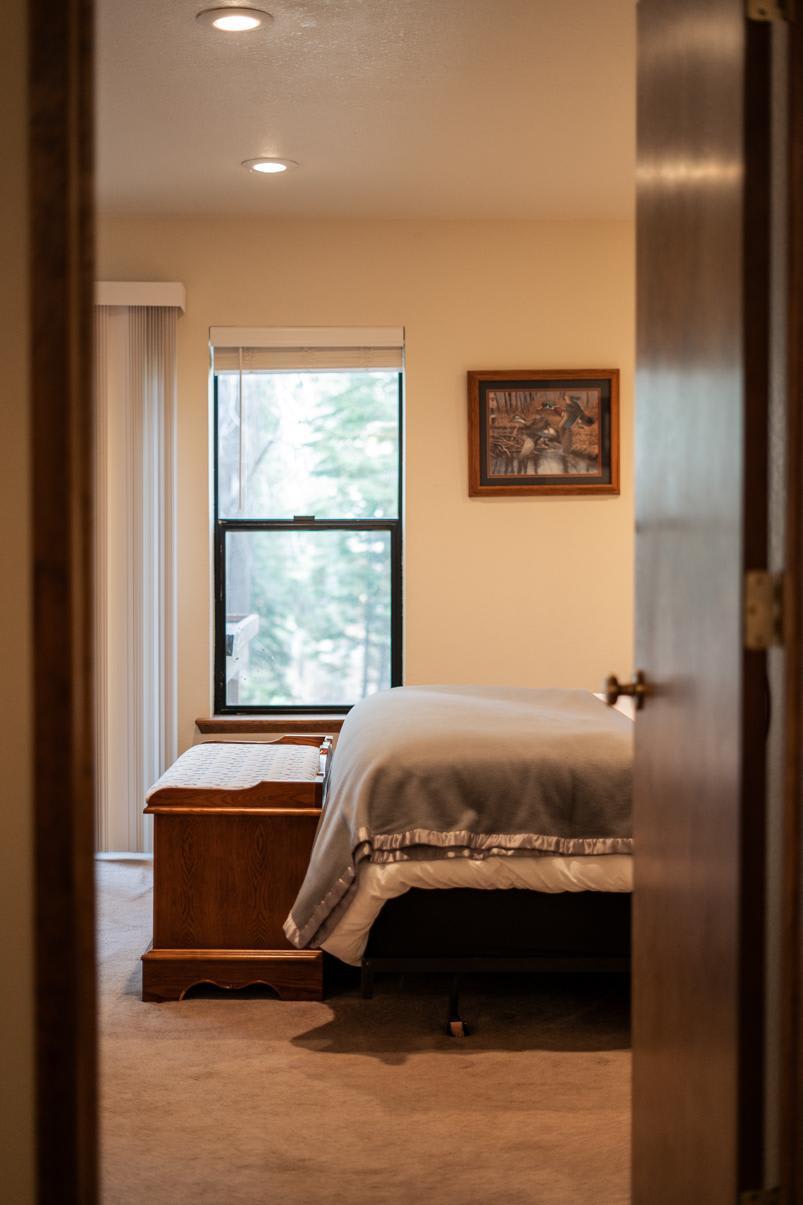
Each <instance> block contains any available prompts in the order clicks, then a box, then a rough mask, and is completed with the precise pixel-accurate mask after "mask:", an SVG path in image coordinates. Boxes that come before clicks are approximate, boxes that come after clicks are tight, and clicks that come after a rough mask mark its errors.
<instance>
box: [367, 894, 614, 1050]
mask: <svg viewBox="0 0 803 1205" xmlns="http://www.w3.org/2000/svg"><path fill="white" fill-rule="evenodd" d="M630 914H631V897H630V894H629V893H623V892H604V891H580V892H559V893H555V894H551V893H547V892H541V891H526V890H522V889H518V888H513V889H510V890H504V891H501V890H500V891H478V890H476V889H470V888H450V889H448V890H439V889H435V890H431V889H422V888H413V889H411V890H410V891H408V892H406V893H405V894H404V895H401V896H397V897H396V898H395V899H392V900H388V902H387V903H386V904H385V905H384V907H383V909H382V911H381V912H380V914H379V916H378V917H377V919H376V920H375V921H374V924H373V926H372V928H371V933H370V936H369V939H368V946H367V948H366V951H365V956H364V958H363V960H362V991H363V996H364V997H365V998H366V999H370V998H371V996H372V995H373V990H374V975H375V974H376V973H377V972H383V971H388V972H395V973H397V974H398V973H402V974H406V973H417V972H426V973H436V974H448V975H450V976H451V990H450V997H449V1016H448V1020H447V1032H448V1033H449V1034H451V1035H452V1036H453V1037H463V1036H465V1034H466V1033H467V1032H468V1029H467V1027H466V1025H465V1022H464V1021H463V1019H462V1017H461V1015H460V979H459V977H460V975H461V974H468V973H477V972H483V973H493V974H507V973H528V974H533V973H539V972H551V973H555V972H557V973H576V972H597V973H598V972H608V973H610V972H620V973H627V972H629V970H630Z"/></svg>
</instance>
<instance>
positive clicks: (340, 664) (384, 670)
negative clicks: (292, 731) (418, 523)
mask: <svg viewBox="0 0 803 1205" xmlns="http://www.w3.org/2000/svg"><path fill="white" fill-rule="evenodd" d="M282 354H284V355H285V356H286V357H287V358H290V359H292V358H293V357H292V353H291V352H289V351H288V352H284V353H282ZM400 354H401V353H400V351H395V352H394V353H393V354H389V355H388V356H387V357H386V358H387V359H389V360H390V362H391V364H393V363H394V361H397V362H398V363H397V366H395V367H390V368H375V367H368V368H365V367H361V368H341V367H336V368H332V369H326V368H322V367H319V366H315V367H309V368H308V367H300V368H292V367H290V368H281V369H278V370H277V369H271V368H264V367H259V365H260V364H264V363H265V362H268V363H270V362H271V357H270V355H269V354H268V353H262V354H261V355H252V356H246V357H244V356H243V353H242V351H241V350H239V349H238V350H237V355H236V357H235V355H234V352H233V350H232V349H230V348H227V349H225V350H224V351H223V352H218V351H217V350H216V351H215V375H214V384H215V406H214V410H215V415H214V424H215V528H216V533H215V710H216V711H217V712H226V711H229V712H231V711H244V712H253V711H271V710H281V711H293V710H298V711H344V710H347V709H348V708H349V707H350V706H352V705H353V704H354V703H356V702H357V701H358V700H359V699H362V698H364V697H365V696H366V695H370V694H373V693H375V692H376V691H378V690H385V689H387V688H388V687H390V686H395V685H398V684H399V683H400V681H401V522H400V499H401V406H402V374H401V371H400ZM273 355H274V358H275V356H276V353H273ZM297 358H298V359H299V360H301V361H302V362H303V359H304V357H302V356H301V354H300V353H299V354H298V356H297ZM326 358H327V357H326V355H325V353H324V352H322V351H319V352H317V353H316V360H318V361H321V360H322V361H324V362H325V360H326ZM331 358H332V359H333V360H334V361H335V363H337V364H340V363H341V362H342V361H343V360H344V359H348V356H347V355H346V354H345V353H344V352H343V351H342V349H341V350H340V351H339V352H338V354H337V355H333V356H332V357H331ZM355 358H357V357H356V356H355ZM360 358H362V357H360ZM373 358H374V359H381V358H382V357H381V356H379V355H378V353H376V352H375V353H374V357H373ZM254 364H256V365H257V366H256V367H254Z"/></svg>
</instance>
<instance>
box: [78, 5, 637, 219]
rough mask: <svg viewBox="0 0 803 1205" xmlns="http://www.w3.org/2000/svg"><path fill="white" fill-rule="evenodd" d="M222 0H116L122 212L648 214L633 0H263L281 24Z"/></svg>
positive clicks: (108, 134) (111, 35) (112, 10)
mask: <svg viewBox="0 0 803 1205" xmlns="http://www.w3.org/2000/svg"><path fill="white" fill-rule="evenodd" d="M209 2H210V0H207V4H206V5H205V4H204V2H203V0H98V2H97V12H98V44H97V53H98V67H97V74H98V80H97V85H98V87H97V97H98V131H97V138H98V145H97V171H98V190H99V197H98V200H99V206H100V208H101V209H102V210H106V211H118V212H120V211H122V212H147V213H154V212H163V213H243V214H246V213H248V214H262V213H264V214H269V215H272V216H284V217H290V216H293V217H311V216H328V217H377V218H378V217H383V218H621V217H627V216H629V215H630V213H631V212H632V196H633V180H634V125H635V95H634V93H635V4H634V2H633V0H300V2H296V0H292V2H291V0H253V3H254V4H255V5H256V6H257V7H263V8H266V9H268V10H269V11H270V12H271V13H272V14H273V16H274V18H275V20H274V22H273V24H272V25H270V26H269V27H268V28H267V29H260V30H257V31H255V32H253V33H247V34H221V33H218V32H216V31H214V30H213V29H211V28H210V27H209V26H205V25H202V24H200V23H197V22H196V21H195V15H196V12H197V11H198V10H199V9H201V8H203V7H205V6H208V3H209ZM212 2H213V0H212ZM219 2H220V0H219ZM260 155H266V156H285V157H287V158H290V159H295V160H297V161H298V162H299V163H300V165H301V166H300V168H299V169H298V170H296V171H292V172H288V173H286V174H285V175H282V176H268V177H264V176H256V175H254V174H252V173H249V172H247V171H246V170H245V169H244V168H242V167H241V166H240V163H241V161H242V160H243V159H250V158H254V157H256V156H260Z"/></svg>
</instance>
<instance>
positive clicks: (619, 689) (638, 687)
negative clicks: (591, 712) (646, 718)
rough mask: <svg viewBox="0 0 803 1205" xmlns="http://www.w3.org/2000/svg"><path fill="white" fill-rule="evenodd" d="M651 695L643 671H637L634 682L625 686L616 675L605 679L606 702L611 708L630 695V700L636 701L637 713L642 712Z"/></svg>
mask: <svg viewBox="0 0 803 1205" xmlns="http://www.w3.org/2000/svg"><path fill="white" fill-rule="evenodd" d="M649 693H650V688H649V687H648V685H647V679H646V678H645V677H644V674H643V673H642V672H641V670H637V671H636V673H635V674H634V675H633V681H632V682H626V683H625V684H624V685H623V684H622V683H621V682H620V681H619V679H618V678H617V676H616V674H611V675H610V676H609V677H608V678H606V679H605V702H606V703H607V704H608V706H609V707H613V706H614V704H615V703H617V702H618V701H619V699H620V698H621V696H622V695H628V696H629V697H630V698H632V699H635V701H636V711H641V709H642V707H643V706H644V702H645V700H646V698H647V695H648V694H649Z"/></svg>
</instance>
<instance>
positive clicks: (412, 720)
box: [285, 686, 632, 1021]
mask: <svg viewBox="0 0 803 1205" xmlns="http://www.w3.org/2000/svg"><path fill="white" fill-rule="evenodd" d="M631 778H632V724H631V722H630V720H629V719H628V718H626V717H625V716H624V715H622V714H619V713H618V712H617V711H614V710H612V709H610V708H608V707H606V706H605V704H604V703H603V702H601V701H600V699H599V698H598V697H597V696H594V695H593V694H591V693H590V692H587V691H572V690H523V689H513V688H492V687H458V686H448V687H447V686H441V687H439V686H427V687H400V688H396V689H394V690H390V691H386V692H383V693H382V694H379V695H375V696H372V697H371V698H369V699H366V700H364V701H363V702H361V703H359V704H358V705H357V706H356V707H355V708H354V709H353V710H352V711H351V712H350V713H349V715H348V717H347V718H346V721H345V723H344V725H343V729H342V731H341V734H340V739H339V742H338V747H337V751H336V754H335V757H334V759H333V763H332V768H331V773H330V776H329V779H328V781H327V784H326V789H325V799H324V810H323V814H322V817H321V822H320V824H319V827H318V831H317V835H316V839H315V843H314V846H313V851H312V855H311V858H310V865H309V868H308V871H307V875H306V877H305V880H304V883H303V885H302V887H301V890H300V892H299V894H298V897H297V899H296V901H295V903H294V905H293V908H292V909H291V912H290V915H289V916H288V918H287V922H286V924H285V933H286V935H287V937H288V939H289V940H290V941H291V942H292V944H293V945H296V946H298V947H299V948H310V947H311V948H322V949H324V950H326V951H327V952H328V953H330V954H332V955H334V956H335V957H337V958H339V959H341V960H342V961H344V962H347V963H350V964H352V965H360V966H362V968H363V983H364V988H365V991H366V994H369V993H370V990H371V986H372V978H373V972H374V971H376V970H390V969H395V970H439V971H448V972H450V973H453V974H456V973H457V972H459V971H461V970H479V969H481V970H501V969H517V970H556V969H566V970H568V969H578V970H581V969H582V970H591V969H606V970H611V969H620V970H623V969H625V968H626V967H627V965H628V958H629V928H630V892H631V889H632V836H631V820H630V813H631ZM514 963H515V964H516V965H515V966H514V965H513V964H514ZM452 1011H455V1010H454V1009H453V1010H452ZM453 1019H454V1018H453ZM457 1020H458V1021H459V1018H457Z"/></svg>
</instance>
